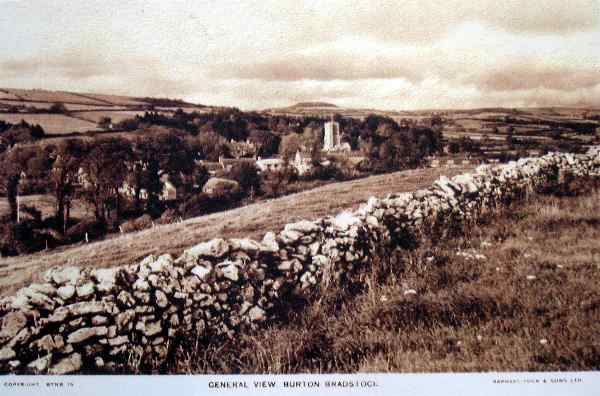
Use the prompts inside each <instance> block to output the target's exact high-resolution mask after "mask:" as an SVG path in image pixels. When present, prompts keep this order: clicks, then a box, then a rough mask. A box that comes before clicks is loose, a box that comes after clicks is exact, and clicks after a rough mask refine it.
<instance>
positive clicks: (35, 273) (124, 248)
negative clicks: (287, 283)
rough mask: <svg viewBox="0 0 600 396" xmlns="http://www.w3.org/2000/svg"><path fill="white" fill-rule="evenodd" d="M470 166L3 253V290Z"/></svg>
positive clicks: (252, 228) (234, 233)
mask: <svg viewBox="0 0 600 396" xmlns="http://www.w3.org/2000/svg"><path fill="white" fill-rule="evenodd" d="M469 169H472V167H461V168H453V169H446V168H442V169H418V170H409V171H402V172H395V173H390V174H386V175H380V176H372V177H368V178H365V179H359V180H354V181H349V182H343V183H335V184H330V185H327V186H323V187H320V188H316V189H313V190H309V191H304V192H301V193H298V194H292V195H288V196H286V197H282V198H278V199H274V200H269V201H264V202H259V203H255V204H251V205H248V206H245V207H241V208H237V209H233V210H229V211H225V212H220V213H215V214H211V215H208V216H202V217H196V218H192V219H189V220H186V221H184V222H182V223H177V224H170V225H163V226H157V227H156V228H153V229H149V230H144V231H141V232H138V233H133V234H126V235H122V236H115V237H113V238H112V239H107V240H104V241H99V242H93V243H90V244H87V245H79V246H71V247H67V248H63V249H59V250H56V251H53V252H44V253H37V254H33V255H28V256H19V257H14V258H2V259H0V294H2V295H6V294H8V293H11V292H13V291H15V290H16V289H18V288H19V287H21V286H23V285H25V284H27V283H30V282H32V281H36V280H38V279H39V276H40V274H41V272H42V271H43V270H45V269H48V268H50V267H52V266H64V265H78V266H93V267H107V266H117V265H122V264H130V263H134V262H136V261H138V260H140V259H142V258H144V257H146V256H148V255H149V254H164V253H171V254H173V255H178V254H180V253H181V252H182V251H183V250H184V249H186V248H189V247H191V246H193V245H195V244H197V243H200V242H202V241H205V240H209V239H212V238H216V237H222V238H244V237H249V238H253V239H262V237H263V235H264V234H265V233H266V232H267V231H269V230H273V231H276V230H280V229H282V228H283V226H284V225H285V224H287V223H290V222H294V221H298V220H301V219H315V218H319V217H323V216H325V215H329V214H336V213H338V212H339V211H342V210H344V209H350V208H357V207H358V205H359V204H360V203H362V202H365V201H366V200H367V199H368V198H369V197H370V196H385V195H386V194H388V193H391V192H403V191H413V190H415V189H418V188H423V187H427V186H429V185H431V183H432V182H433V181H434V180H435V179H437V178H438V177H439V176H440V175H441V174H444V175H448V176H452V175H455V174H460V173H464V172H465V171H466V170H469Z"/></svg>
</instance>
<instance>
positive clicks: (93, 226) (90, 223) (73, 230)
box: [65, 219, 107, 243]
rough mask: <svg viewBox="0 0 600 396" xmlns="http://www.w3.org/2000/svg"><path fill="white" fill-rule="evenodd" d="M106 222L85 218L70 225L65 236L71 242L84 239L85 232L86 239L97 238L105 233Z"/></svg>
mask: <svg viewBox="0 0 600 396" xmlns="http://www.w3.org/2000/svg"><path fill="white" fill-rule="evenodd" d="M106 228H107V227H106V224H105V223H103V222H100V221H98V220H96V219H85V220H82V221H80V222H79V223H77V224H75V225H74V226H72V227H70V228H69V229H68V230H67V233H66V234H65V236H66V237H67V238H68V239H69V241H70V242H71V243H76V242H80V241H83V240H85V235H86V233H87V235H88V239H90V240H91V239H98V238H101V237H103V236H104V235H105V234H106Z"/></svg>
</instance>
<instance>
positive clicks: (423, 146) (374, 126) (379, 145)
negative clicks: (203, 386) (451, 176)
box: [359, 115, 443, 171]
mask: <svg viewBox="0 0 600 396" xmlns="http://www.w3.org/2000/svg"><path fill="white" fill-rule="evenodd" d="M359 130H360V142H361V145H362V149H363V152H364V153H365V155H366V156H367V157H368V158H369V159H370V160H371V162H372V164H373V166H374V168H375V170H377V171H390V170H398V169H404V168H411V167H416V166H418V165H420V164H421V163H422V161H423V159H424V158H425V157H426V156H428V155H432V154H434V153H437V152H440V151H441V150H442V148H443V146H442V134H441V130H440V129H436V128H429V127H423V126H415V125H402V126H400V125H399V124H398V123H397V122H396V121H394V120H393V119H391V118H389V117H383V116H378V115H370V116H368V117H366V118H365V120H364V121H363V122H362V125H361V126H360V129H359Z"/></svg>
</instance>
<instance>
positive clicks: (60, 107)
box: [48, 102, 69, 114]
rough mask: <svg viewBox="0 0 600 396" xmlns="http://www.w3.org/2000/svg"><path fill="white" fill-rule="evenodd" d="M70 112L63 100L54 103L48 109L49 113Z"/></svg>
mask: <svg viewBox="0 0 600 396" xmlns="http://www.w3.org/2000/svg"><path fill="white" fill-rule="evenodd" d="M68 112H69V110H68V109H67V106H65V105H64V103H61V102H57V103H54V104H53V105H52V106H50V108H49V109H48V113H52V114H67V113H68Z"/></svg>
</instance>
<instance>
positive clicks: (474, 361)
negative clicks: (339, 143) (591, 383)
mask: <svg viewBox="0 0 600 396" xmlns="http://www.w3.org/2000/svg"><path fill="white" fill-rule="evenodd" d="M599 200H600V193H599V192H595V193H594V194H592V195H591V196H590V195H587V196H581V197H570V198H557V197H541V198H536V199H535V200H533V201H531V202H529V203H527V204H526V205H517V206H516V207H513V208H510V209H509V210H506V211H505V212H503V213H501V214H499V215H498V216H496V217H495V218H492V219H487V221H486V222H485V223H483V224H481V225H479V226H477V227H476V228H475V229H471V230H470V231H469V232H468V235H467V236H459V237H457V238H455V239H453V240H451V241H445V242H443V243H441V244H437V245H433V244H431V243H427V244H424V245H423V246H421V247H418V248H417V249H415V250H413V251H404V252H400V253H399V254H398V255H397V256H396V257H393V258H390V259H388V260H385V261H374V262H373V263H372V265H371V266H370V268H369V270H368V273H367V274H365V277H364V282H363V283H362V285H363V287H362V288H361V289H360V290H358V291H355V292H354V293H350V292H348V290H347V289H342V288H339V287H337V288H336V287H333V288H331V289H329V290H325V291H323V292H321V293H320V294H319V295H317V296H316V298H315V300H314V301H313V302H312V303H311V304H310V305H308V306H306V307H305V308H304V309H303V310H300V311H294V312H291V313H290V314H289V317H287V318H285V319H284V320H282V321H281V322H280V323H276V324H274V325H272V326H271V327H270V328H268V329H266V330H261V331H260V332H257V333H255V334H245V335H241V336H240V337H237V338H235V339H233V340H229V341H228V342H221V343H218V342H214V343H212V344H198V343H196V340H194V339H191V340H187V341H186V343H185V344H184V345H181V346H180V347H178V349H177V352H176V354H175V355H174V356H173V358H172V359H170V360H169V362H168V363H167V364H163V365H162V366H160V367H159V366H158V365H154V366H152V364H150V365H147V366H145V367H140V368H139V370H140V371H160V372H167V373H194V374H197V373H220V374H222V373H304V372H311V373H340V372H481V371H555V370H557V371H560V370H598V369H600V339H599V338H598V334H600V289H599V288H598V284H600V213H599V212H598V210H597V205H598V202H599Z"/></svg>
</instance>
